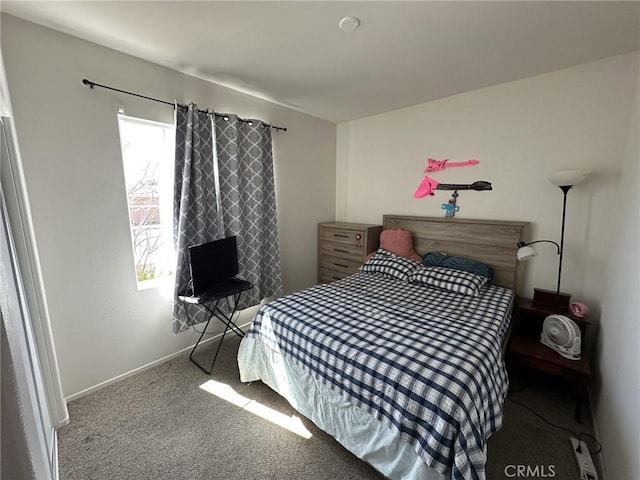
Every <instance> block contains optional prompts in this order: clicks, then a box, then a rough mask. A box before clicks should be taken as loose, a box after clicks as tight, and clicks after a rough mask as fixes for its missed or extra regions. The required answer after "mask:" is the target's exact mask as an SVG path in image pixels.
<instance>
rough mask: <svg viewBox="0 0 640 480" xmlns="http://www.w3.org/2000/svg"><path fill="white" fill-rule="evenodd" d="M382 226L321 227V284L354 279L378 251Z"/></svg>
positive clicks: (319, 277) (336, 223)
mask: <svg viewBox="0 0 640 480" xmlns="http://www.w3.org/2000/svg"><path fill="white" fill-rule="evenodd" d="M381 232H382V225H369V224H364V223H345V222H327V223H321V224H319V225H318V282H319V283H331V282H334V281H336V280H340V279H341V278H344V277H348V276H349V275H353V274H354V273H356V272H357V271H358V268H360V266H361V265H362V263H363V262H364V260H365V258H366V257H367V255H368V254H369V253H370V252H373V251H374V250H376V249H377V248H378V245H379V244H380V233H381Z"/></svg>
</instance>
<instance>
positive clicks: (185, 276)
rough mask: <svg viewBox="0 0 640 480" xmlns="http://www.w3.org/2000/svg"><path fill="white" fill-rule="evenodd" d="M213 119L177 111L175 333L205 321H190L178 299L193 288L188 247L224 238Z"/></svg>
mask: <svg viewBox="0 0 640 480" xmlns="http://www.w3.org/2000/svg"><path fill="white" fill-rule="evenodd" d="M212 117H213V116H212V115H209V114H207V113H203V112H199V111H198V107H197V106H196V105H194V104H191V105H189V106H188V108H176V120H175V121H176V158H175V188H174V193H173V241H174V245H175V246H176V253H177V256H178V258H177V264H176V283H175V291H174V297H173V321H172V329H173V333H180V332H182V331H184V330H187V329H188V328H189V327H190V326H191V325H193V324H196V323H199V322H202V321H204V318H203V315H204V312H202V311H201V312H197V313H196V310H197V308H194V309H192V310H191V311H190V312H191V314H192V315H191V317H190V318H188V317H187V315H186V311H185V306H184V304H183V303H182V302H180V301H178V295H184V294H185V293H188V291H189V289H190V288H191V271H190V269H189V246H190V245H197V244H199V243H203V242H208V241H211V240H216V239H218V238H221V233H220V229H219V220H218V218H219V215H218V207H217V195H216V181H215V178H216V175H215V151H214V145H215V142H214V131H213V120H212Z"/></svg>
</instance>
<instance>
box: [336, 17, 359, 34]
mask: <svg viewBox="0 0 640 480" xmlns="http://www.w3.org/2000/svg"><path fill="white" fill-rule="evenodd" d="M338 26H339V27H340V30H342V31H343V32H353V31H354V30H356V29H357V28H358V27H359V26H360V19H359V18H358V17H344V18H343V19H342V20H340V21H339V22H338Z"/></svg>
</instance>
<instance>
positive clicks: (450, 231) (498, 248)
mask: <svg viewBox="0 0 640 480" xmlns="http://www.w3.org/2000/svg"><path fill="white" fill-rule="evenodd" d="M382 222H383V226H384V228H385V229H387V228H402V229H403V230H409V231H410V232H411V233H412V234H413V248H414V250H415V251H416V252H417V253H418V254H420V255H423V254H425V253H427V252H444V253H446V254H448V255H457V256H461V257H465V258H470V259H473V260H478V261H480V262H483V263H486V264H487V265H489V266H490V267H491V268H492V269H493V272H494V279H493V283H494V284H495V285H500V286H503V287H508V288H510V289H512V290H513V291H515V292H516V293H520V287H521V277H522V268H520V265H519V263H518V261H517V258H516V253H517V250H518V247H517V246H516V245H517V243H518V242H520V241H523V242H526V241H527V239H528V230H529V222H513V221H502V220H477V219H460V218H444V217H412V216H405V215H384V216H383V220H382Z"/></svg>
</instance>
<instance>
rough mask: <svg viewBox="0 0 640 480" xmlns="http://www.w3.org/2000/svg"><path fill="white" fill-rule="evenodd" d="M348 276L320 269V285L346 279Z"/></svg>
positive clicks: (343, 273)
mask: <svg viewBox="0 0 640 480" xmlns="http://www.w3.org/2000/svg"><path fill="white" fill-rule="evenodd" d="M349 275H350V274H349V273H346V272H336V271H335V270H329V269H328V268H321V269H320V283H331V282H335V281H336V280H341V279H343V278H346V277H348V276H349Z"/></svg>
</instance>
